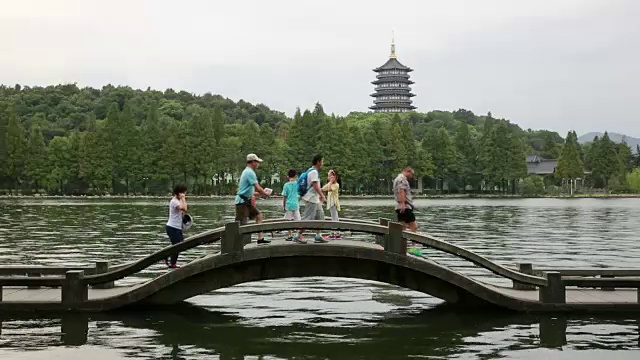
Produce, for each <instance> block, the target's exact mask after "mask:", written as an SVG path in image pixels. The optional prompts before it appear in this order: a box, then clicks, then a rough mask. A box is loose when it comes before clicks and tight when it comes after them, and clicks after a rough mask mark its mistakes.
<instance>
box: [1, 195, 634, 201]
mask: <svg viewBox="0 0 640 360" xmlns="http://www.w3.org/2000/svg"><path fill="white" fill-rule="evenodd" d="M168 197H169V195H167V196H160V195H40V194H35V195H0V199H166V198H168ZM189 198H190V199H215V200H228V199H233V198H235V195H190V196H189ZM270 198H271V199H281V198H282V197H281V196H279V195H276V196H272V197H270ZM340 198H341V199H348V200H358V199H365V200H366V199H373V200H377V199H380V200H389V199H393V195H340ZM635 198H640V194H577V195H573V196H571V195H540V196H521V195H504V194H495V195H492V194H437V195H416V196H414V197H413V199H414V200H416V199H445V200H446V199H635Z"/></svg>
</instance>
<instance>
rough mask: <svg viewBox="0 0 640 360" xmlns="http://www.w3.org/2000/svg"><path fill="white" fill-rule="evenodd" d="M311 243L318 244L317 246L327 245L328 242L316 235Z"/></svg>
mask: <svg viewBox="0 0 640 360" xmlns="http://www.w3.org/2000/svg"><path fill="white" fill-rule="evenodd" d="M313 242H314V243H318V244H323V243H328V242H329V240H327V239H325V238H323V237H322V236H320V235H316V237H315V238H314V239H313Z"/></svg>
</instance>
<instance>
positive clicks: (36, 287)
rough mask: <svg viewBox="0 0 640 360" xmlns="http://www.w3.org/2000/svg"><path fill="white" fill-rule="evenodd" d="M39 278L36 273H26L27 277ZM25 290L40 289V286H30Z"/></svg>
mask: <svg viewBox="0 0 640 360" xmlns="http://www.w3.org/2000/svg"><path fill="white" fill-rule="evenodd" d="M40 276H41V275H40V274H38V273H27V277H38V278H39V277H40ZM27 289H40V286H37V285H35V286H33V285H30V286H27Z"/></svg>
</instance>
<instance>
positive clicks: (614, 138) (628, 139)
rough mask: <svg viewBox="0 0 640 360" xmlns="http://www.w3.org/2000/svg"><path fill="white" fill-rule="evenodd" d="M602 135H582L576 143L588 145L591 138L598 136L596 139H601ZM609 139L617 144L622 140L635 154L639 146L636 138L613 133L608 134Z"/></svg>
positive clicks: (593, 133) (597, 133) (639, 142)
mask: <svg viewBox="0 0 640 360" xmlns="http://www.w3.org/2000/svg"><path fill="white" fill-rule="evenodd" d="M602 135H604V133H601V132H590V133H588V134H584V135H582V136H580V137H579V138H578V142H579V143H580V144H584V143H588V142H591V141H593V138H594V137H596V136H598V137H602ZM609 138H610V139H611V140H612V141H614V142H617V143H620V142H622V139H624V140H625V141H626V142H627V144H629V146H630V147H631V151H633V152H634V153H635V152H636V146H637V145H639V144H640V139H638V138H634V137H632V136H627V135H623V134H618V133H614V132H610V133H609Z"/></svg>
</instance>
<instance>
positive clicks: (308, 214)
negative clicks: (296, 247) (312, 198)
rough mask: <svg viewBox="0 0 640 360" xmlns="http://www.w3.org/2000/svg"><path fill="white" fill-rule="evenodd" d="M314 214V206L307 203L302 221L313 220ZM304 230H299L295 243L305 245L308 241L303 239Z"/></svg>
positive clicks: (294, 238) (294, 239)
mask: <svg viewBox="0 0 640 360" xmlns="http://www.w3.org/2000/svg"><path fill="white" fill-rule="evenodd" d="M298 212H299V211H298ZM313 214H314V209H313V204H311V203H306V204H305V206H304V213H303V214H302V217H301V220H313ZM304 230H305V229H300V230H298V234H297V235H296V236H294V237H293V241H295V242H299V243H305V242H306V241H304V240H303V239H302V233H303V232H304Z"/></svg>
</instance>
